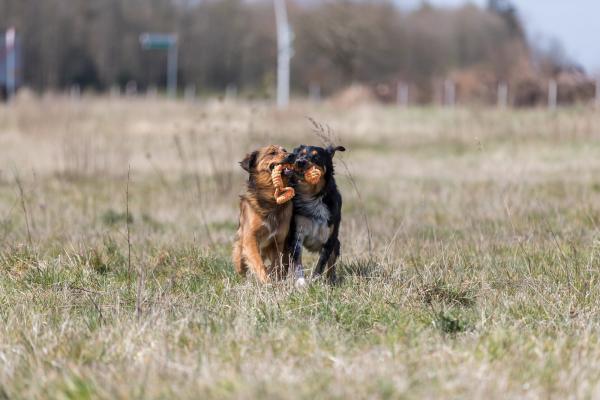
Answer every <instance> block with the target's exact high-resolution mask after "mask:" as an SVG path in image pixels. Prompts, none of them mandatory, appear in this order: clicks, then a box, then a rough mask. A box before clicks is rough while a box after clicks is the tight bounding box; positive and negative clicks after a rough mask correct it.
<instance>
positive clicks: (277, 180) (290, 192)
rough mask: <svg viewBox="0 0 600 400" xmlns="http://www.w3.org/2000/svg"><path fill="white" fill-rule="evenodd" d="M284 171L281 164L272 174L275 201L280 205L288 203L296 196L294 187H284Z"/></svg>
mask: <svg viewBox="0 0 600 400" xmlns="http://www.w3.org/2000/svg"><path fill="white" fill-rule="evenodd" d="M282 171H283V165H281V164H279V165H276V166H275V168H273V171H272V172H271V181H272V182H273V186H275V201H276V202H277V204H280V205H281V204H285V203H287V202H288V201H290V200H291V199H292V198H293V197H294V196H295V195H296V191H295V190H294V188H293V187H290V186H288V187H284V186H283V178H282V177H281V172H282Z"/></svg>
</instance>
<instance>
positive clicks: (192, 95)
mask: <svg viewBox="0 0 600 400" xmlns="http://www.w3.org/2000/svg"><path fill="white" fill-rule="evenodd" d="M184 98H185V99H186V100H187V101H191V102H193V101H195V100H196V85H194V84H193V83H190V84H189V85H187V86H186V87H185V92H184Z"/></svg>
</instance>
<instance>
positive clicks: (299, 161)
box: [284, 144, 346, 180]
mask: <svg viewBox="0 0 600 400" xmlns="http://www.w3.org/2000/svg"><path fill="white" fill-rule="evenodd" d="M336 151H346V149H345V148H344V147H343V146H328V147H327V148H323V147H318V146H306V145H304V144H303V145H300V146H298V147H296V148H295V149H294V151H293V152H292V153H290V154H289V155H288V156H287V157H286V158H285V160H284V163H289V164H292V163H293V164H294V165H295V167H296V171H297V172H298V173H299V174H300V176H302V175H303V174H304V172H305V171H307V170H308V169H309V168H312V167H317V168H318V169H319V170H320V171H321V176H322V177H323V178H325V179H326V180H327V179H329V178H330V177H331V176H332V175H333V156H334V155H335V152H336Z"/></svg>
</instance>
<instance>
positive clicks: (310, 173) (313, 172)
mask: <svg viewBox="0 0 600 400" xmlns="http://www.w3.org/2000/svg"><path fill="white" fill-rule="evenodd" d="M320 179H321V170H320V169H319V168H317V167H315V166H312V167H311V168H309V169H308V170H307V171H306V172H305V173H304V180H305V181H306V182H307V183H308V184H310V185H316V184H317V183H319V180H320Z"/></svg>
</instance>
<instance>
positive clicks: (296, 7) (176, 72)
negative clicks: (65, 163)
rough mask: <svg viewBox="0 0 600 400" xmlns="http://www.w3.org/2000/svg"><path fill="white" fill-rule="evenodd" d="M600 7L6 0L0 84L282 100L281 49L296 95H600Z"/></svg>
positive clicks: (466, 100)
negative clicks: (598, 76)
mask: <svg viewBox="0 0 600 400" xmlns="http://www.w3.org/2000/svg"><path fill="white" fill-rule="evenodd" d="M278 3H279V4H278ZM278 6H279V7H280V9H279V11H280V12H282V14H281V15H280V17H281V16H282V18H283V19H280V20H279V22H280V25H279V29H278V28H277V25H276V10H277V7H278ZM281 7H283V9H282V8H281ZM598 12H600V5H598V3H597V2H595V1H593V0H575V1H571V2H564V1H558V0H552V1H545V2H541V1H534V0H514V1H509V0H478V1H470V2H468V1H461V0H435V1H419V0H395V1H391V0H388V1H385V0H380V1H377V0H372V1H358V0H355V1H348V0H339V1H337V0H331V1H317V0H287V2H284V1H278V0H276V1H275V2H274V1H273V0H264V1H263V0H252V1H250V0H246V1H243V0H128V1H121V0H94V1H90V0H44V1H36V0H0V39H4V40H0V92H1V93H0V94H1V97H2V98H3V99H6V98H7V97H9V94H11V93H14V92H16V91H17V90H19V89H21V90H22V89H26V90H27V91H28V92H30V91H34V92H35V93H45V92H48V91H51V92H62V93H69V94H70V95H73V96H79V95H83V94H103V93H109V92H110V93H112V94H113V95H114V94H128V95H137V96H144V95H145V96H148V95H151V96H155V95H162V94H163V93H167V92H168V91H167V87H168V85H169V83H170V84H171V89H172V90H171V94H173V95H175V94H176V95H177V96H179V97H185V98H188V99H201V98H203V97H225V96H228V97H239V98H242V99H264V100H268V101H275V99H276V97H277V93H278V91H277V81H278V67H277V65H278V56H279V63H280V66H281V64H282V62H283V63H285V62H286V61H285V60H286V58H290V59H291V61H290V62H291V64H290V69H289V70H290V73H289V75H290V77H289V85H290V89H289V90H290V93H291V96H292V98H310V99H312V100H321V99H326V98H327V99H330V100H332V101H335V102H338V103H340V104H342V105H345V104H350V103H357V102H383V103H398V104H401V105H409V104H413V105H414V104H446V105H453V104H455V103H456V104H482V105H500V106H515V107H530V106H540V105H544V106H546V105H549V106H551V107H554V106H557V105H567V104H575V103H593V102H598V100H597V97H598V96H600V95H597V93H598V92H599V90H598V84H597V83H596V79H595V72H596V69H597V67H599V66H600V52H599V51H598V48H597V43H596V42H595V38H597V37H598V34H600V32H598V31H600V28H599V27H598V25H597V24H595V23H594V17H595V15H597V14H598ZM286 22H287V23H289V25H287V24H286ZM278 35H279V37H278ZM282 52H283V53H284V57H283V61H282V58H281V55H282ZM282 72H283V75H279V80H280V81H281V80H282V79H283V80H285V81H286V82H284V85H287V81H288V79H287V76H286V71H285V70H284V71H281V70H280V71H279V73H280V74H281V73H282ZM169 73H170V74H169ZM169 75H170V78H169ZM169 80H170V81H169ZM175 89H176V90H175ZM280 90H284V92H283V94H282V93H281V92H280V93H279V95H280V96H282V95H283V96H286V93H285V91H286V88H283V89H282V88H280ZM283 102H284V103H283V104H284V105H285V99H284V100H283Z"/></svg>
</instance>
